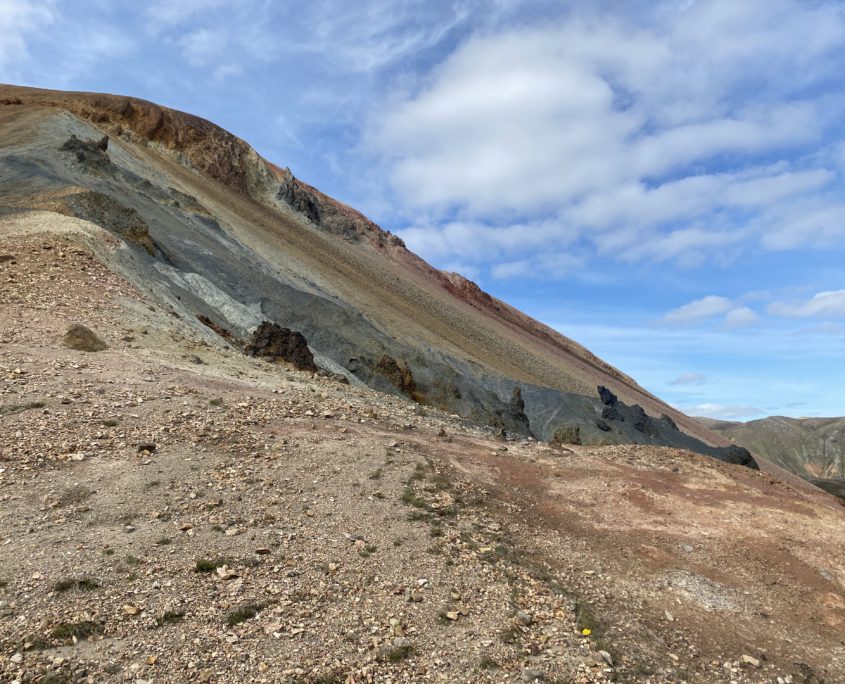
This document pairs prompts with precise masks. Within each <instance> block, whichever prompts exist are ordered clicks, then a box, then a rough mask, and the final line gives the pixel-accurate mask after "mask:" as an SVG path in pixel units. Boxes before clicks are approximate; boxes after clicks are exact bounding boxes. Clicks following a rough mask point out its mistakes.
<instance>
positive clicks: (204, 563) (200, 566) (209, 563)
mask: <svg viewBox="0 0 845 684" xmlns="http://www.w3.org/2000/svg"><path fill="white" fill-rule="evenodd" d="M227 563H229V561H228V560H227V559H226V558H215V559H213V560H212V559H211V558H200V559H199V560H198V561H197V563H196V565H195V566H194V572H214V571H215V570H217V568H219V567H222V566H224V565H226V564H227Z"/></svg>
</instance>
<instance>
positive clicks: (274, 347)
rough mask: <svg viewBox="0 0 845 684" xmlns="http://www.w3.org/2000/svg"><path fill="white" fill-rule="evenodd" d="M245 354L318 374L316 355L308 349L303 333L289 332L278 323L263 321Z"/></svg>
mask: <svg viewBox="0 0 845 684" xmlns="http://www.w3.org/2000/svg"><path fill="white" fill-rule="evenodd" d="M244 353H246V354H248V355H249V356H257V357H259V358H262V359H265V360H267V361H270V362H271V363H272V362H276V361H279V360H282V361H287V362H288V363H291V364H293V366H294V367H295V368H298V369H299V370H304V371H311V372H316V370H317V366H316V365H315V364H314V355H313V354H312V353H311V350H310V349H309V348H308V343H307V342H306V341H305V337H303V335H302V333H300V332H297V331H295V330H288V329H287V328H283V327H281V326H280V325H278V324H277V323H271V322H270V321H263V322H262V323H261V325H259V326H258V328H256V329H255V331H254V332H253V333H252V337H251V338H250V340H249V342H247V344H246V346H245V347H244Z"/></svg>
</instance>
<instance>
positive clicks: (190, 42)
mask: <svg viewBox="0 0 845 684" xmlns="http://www.w3.org/2000/svg"><path fill="white" fill-rule="evenodd" d="M179 43H180V45H181V46H182V55H183V56H184V57H185V59H186V60H187V61H188V62H189V63H190V64H193V65H194V66H204V65H206V64H208V63H210V62H212V61H216V60H217V58H218V57H219V56H220V55H221V54H223V53H224V52H225V50H226V43H227V38H226V33H225V32H224V31H222V30H214V31H212V30H210V29H205V28H200V29H197V30H195V31H191V32H190V33H186V34H185V35H184V36H182V38H181V39H180V41H179Z"/></svg>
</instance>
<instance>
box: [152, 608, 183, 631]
mask: <svg viewBox="0 0 845 684" xmlns="http://www.w3.org/2000/svg"><path fill="white" fill-rule="evenodd" d="M184 617H185V611H184V610H168V611H165V613H164V615H162V616H161V617H160V618H158V619H157V620H156V624H157V625H158V626H159V627H161V626H162V625H172V624H174V623H176V622H181V621H182V618H184Z"/></svg>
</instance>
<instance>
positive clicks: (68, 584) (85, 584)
mask: <svg viewBox="0 0 845 684" xmlns="http://www.w3.org/2000/svg"><path fill="white" fill-rule="evenodd" d="M100 586H101V585H100V582H99V581H97V580H96V579H94V578H93V577H68V578H66V579H63V580H59V581H58V582H56V583H55V584H54V585H53V591H57V592H60V593H62V592H65V591H70V590H71V589H79V590H80V591H93V590H94V589H99V588H100Z"/></svg>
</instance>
